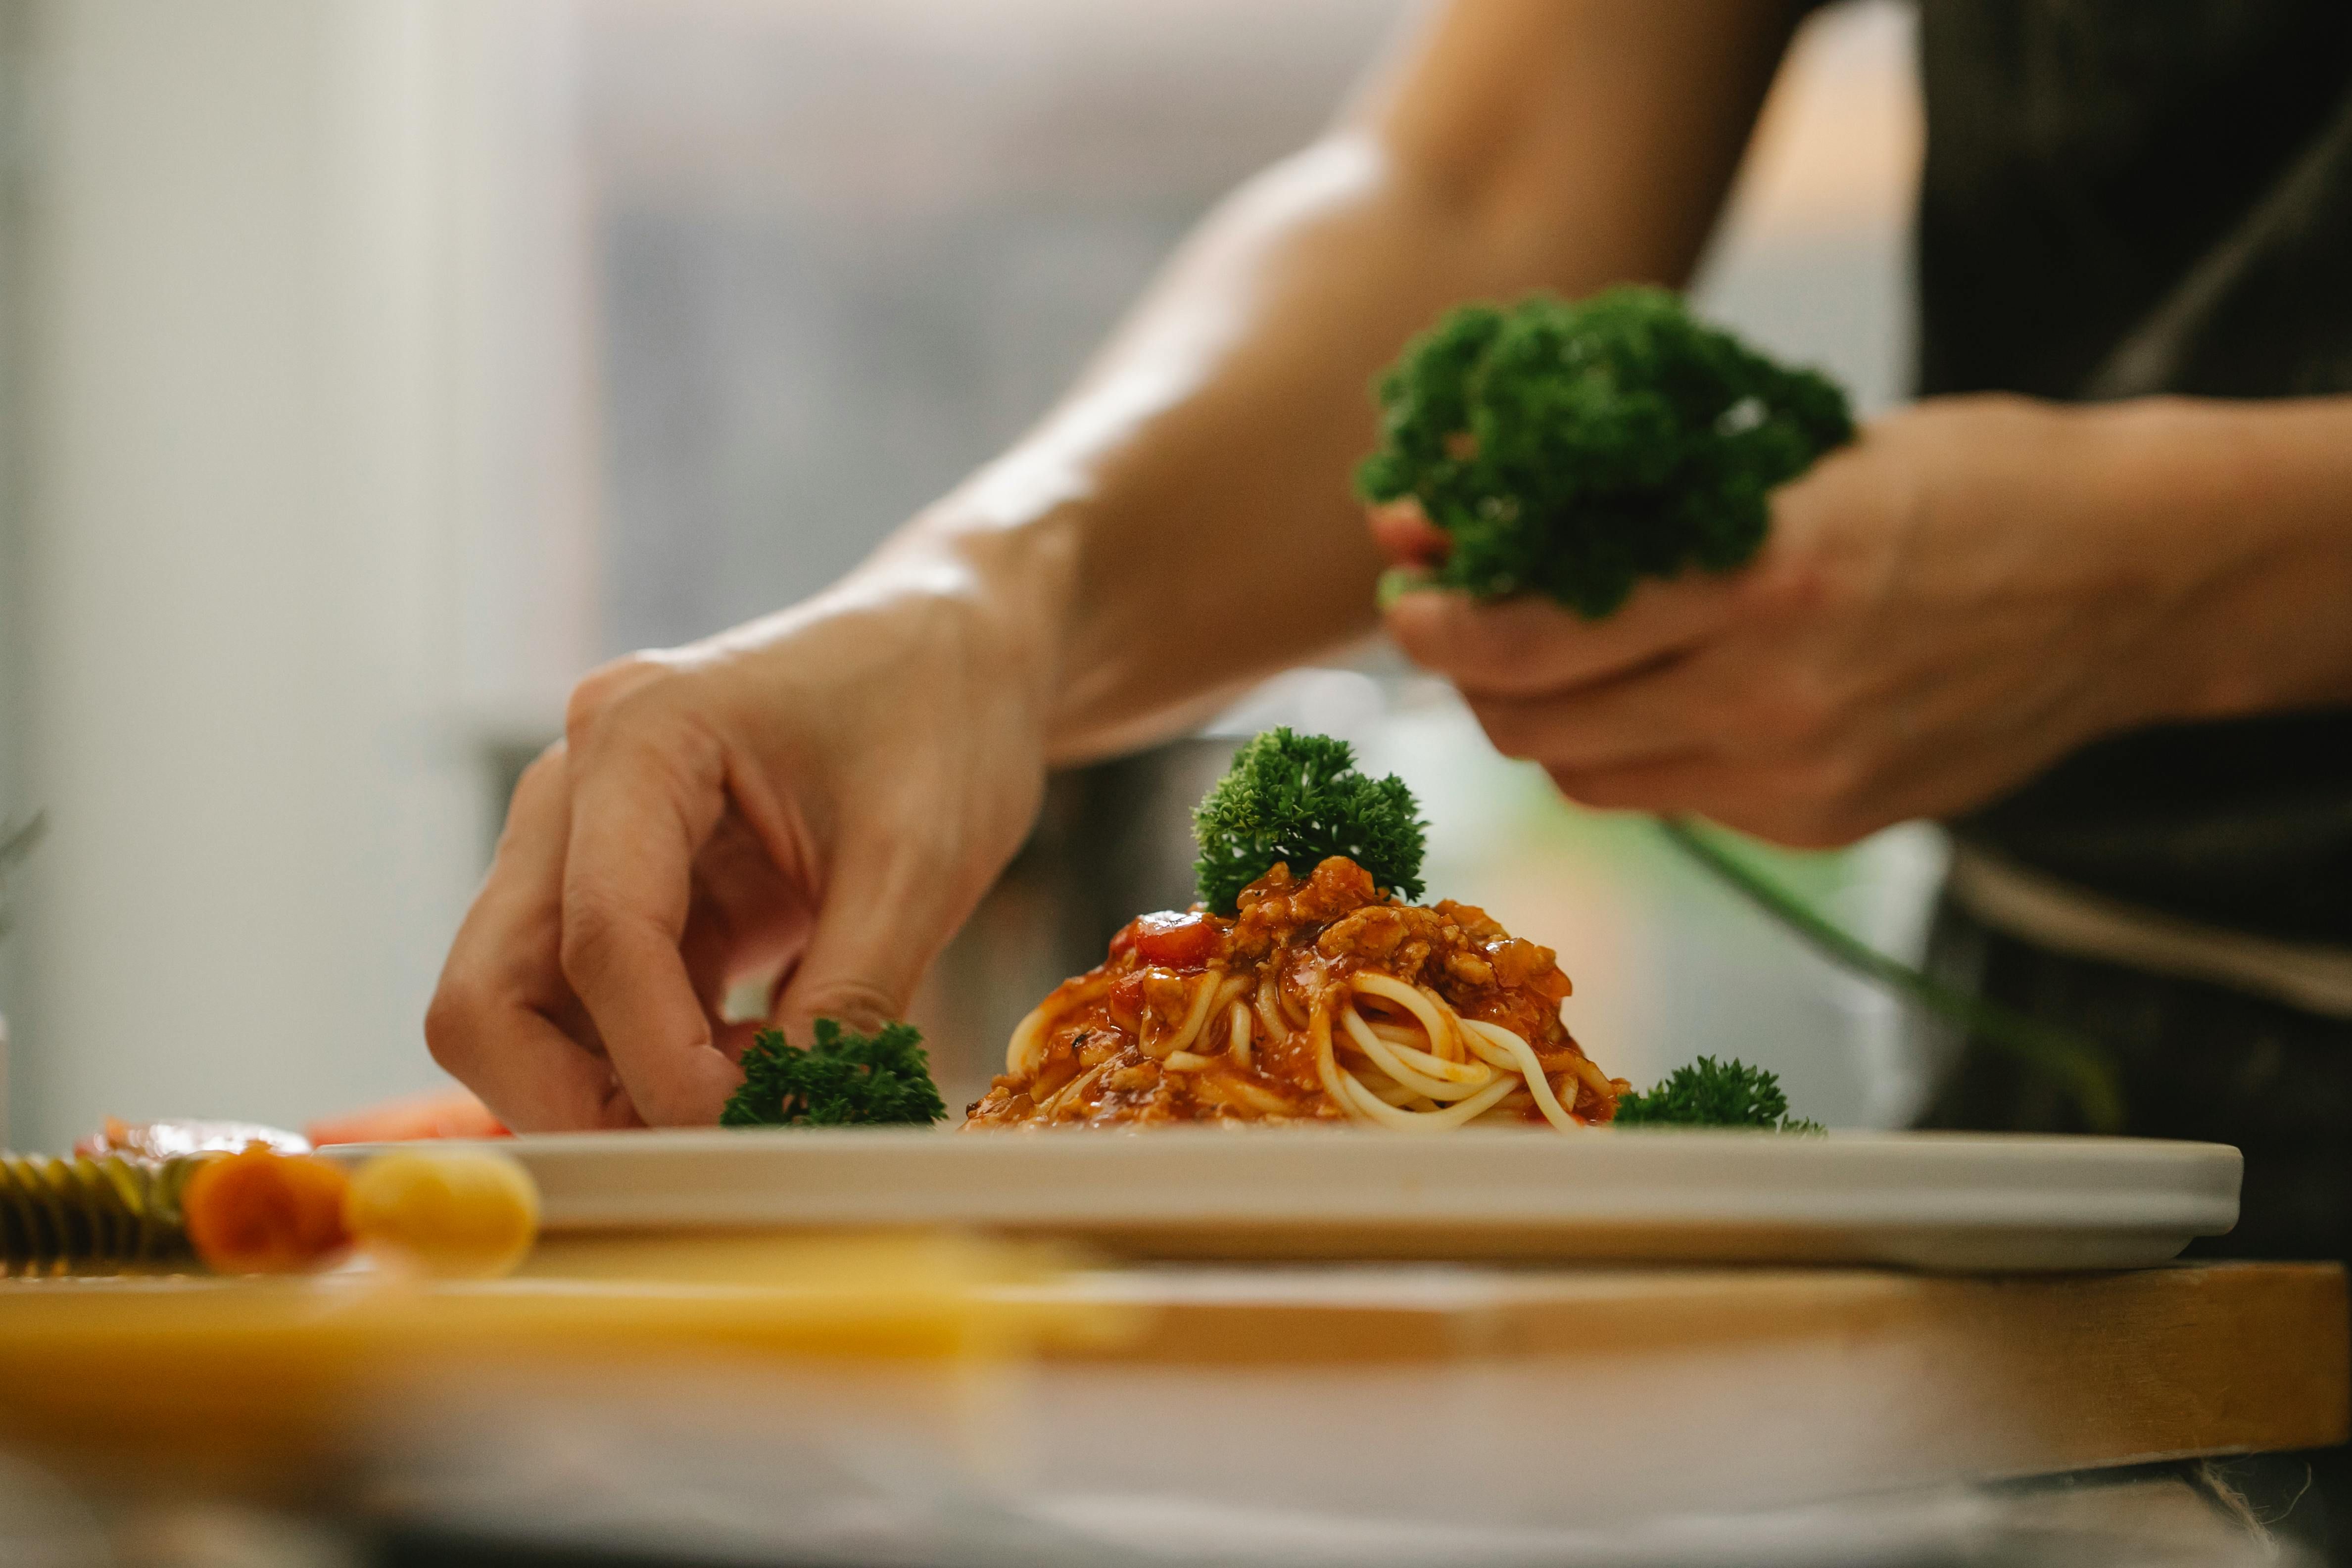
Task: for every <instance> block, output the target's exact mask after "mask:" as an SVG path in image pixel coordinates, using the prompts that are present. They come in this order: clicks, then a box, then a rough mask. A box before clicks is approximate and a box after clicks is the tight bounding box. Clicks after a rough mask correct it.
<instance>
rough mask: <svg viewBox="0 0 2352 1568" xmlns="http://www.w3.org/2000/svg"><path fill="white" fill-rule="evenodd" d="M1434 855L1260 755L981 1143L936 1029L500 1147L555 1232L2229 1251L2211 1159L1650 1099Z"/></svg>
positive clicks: (1390, 797) (2072, 1258)
mask: <svg viewBox="0 0 2352 1568" xmlns="http://www.w3.org/2000/svg"><path fill="white" fill-rule="evenodd" d="M1194 831H1195V836H1196V838H1197V839H1198V841H1199V843H1200V846H1201V852H1202V853H1201V860H1200V862H1199V866H1198V873H1199V894H1200V896H1199V897H1198V899H1197V900H1196V901H1195V902H1194V903H1193V904H1192V905H1191V906H1190V907H1189V908H1186V909H1181V910H1169V911H1164V912H1160V913H1156V914H1148V915H1139V916H1138V917H1136V918H1135V919H1134V920H1132V921H1130V922H1129V924H1128V925H1125V926H1124V927H1123V928H1121V929H1120V930H1119V931H1118V933H1117V935H1116V936H1113V937H1112V938H1111V940H1110V943H1109V946H1108V953H1107V954H1106V955H1105V956H1104V958H1103V961H1102V962H1101V963H1099V964H1097V965H1096V966H1094V967H1092V968H1090V969H1088V970H1087V971H1086V972H1085V973H1084V974H1080V975H1076V976H1074V977H1071V978H1069V979H1067V980H1065V981H1064V982H1062V983H1061V984H1060V985H1058V986H1056V987H1055V988H1054V989H1053V990H1052V991H1051V992H1050V993H1049V994H1048V995H1047V996H1045V998H1043V999H1042V1000H1040V1001H1039V1002H1038V1003H1037V1004H1036V1006H1035V1007H1034V1008H1033V1009H1031V1010H1030V1011H1029V1013H1028V1015H1027V1016H1026V1017H1025V1018H1024V1019H1022V1020H1021V1023H1020V1025H1019V1027H1017V1028H1016V1029H1015V1030H1013V1035H1012V1038H1011V1040H1009V1041H1008V1042H1007V1043H1006V1045H1005V1047H1004V1061H1003V1065H1004V1071H1003V1072H1001V1073H999V1074H997V1075H996V1076H995V1077H994V1078H993V1080H992V1082H991V1083H990V1086H989V1088H988V1090H987V1092H985V1093H983V1094H982V1096H981V1097H980V1098H979V1099H978V1100H976V1101H974V1102H973V1103H971V1105H970V1106H968V1107H967V1108H966V1110H965V1113H964V1115H963V1117H962V1118H961V1125H960V1127H959V1128H958V1130H957V1131H956V1133H954V1134H952V1135H946V1136H942V1135H940V1133H939V1131H938V1130H936V1129H934V1128H932V1127H931V1126H930V1125H929V1124H930V1123H932V1122H934V1121H939V1120H943V1119H945V1113H946V1107H945V1106H944V1105H942V1104H941V1103H940V1096H939V1093H938V1091H937V1088H936V1086H935V1085H934V1084H933V1083H932V1082H931V1079H930V1075H929V1063H928V1060H927V1059H926V1057H925V1054H924V1051H923V1049H922V1045H921V1037H920V1035H919V1034H918V1033H917V1032H916V1031H915V1030H913V1029H912V1028H911V1027H909V1026H908V1025H906V1024H904V1023H891V1024H887V1025H885V1026H883V1027H882V1028H881V1029H880V1030H878V1031H877V1033H875V1034H872V1035H866V1034H861V1033H859V1032H857V1031H856V1030H851V1029H848V1028H845V1026H843V1025H842V1024H841V1023H840V1022H839V1021H838V1020H835V1019H819V1020H817V1023H816V1026H815V1029H814V1035H813V1038H812V1040H810V1041H809V1042H808V1044H807V1045H806V1046H805V1047H799V1046H794V1045H793V1044H792V1043H791V1042H789V1041H787V1040H784V1039H783V1037H782V1035H781V1034H779V1033H775V1032H773V1031H770V1032H767V1033H763V1034H762V1035H761V1037H760V1040H759V1042H758V1043H757V1044H756V1045H755V1046H754V1047H753V1048H752V1049H751V1050H750V1051H746V1053H745V1055H744V1057H743V1059H742V1062H741V1065H742V1068H743V1071H744V1082H743V1086H742V1088H741V1089H740V1091H739V1092H737V1094H736V1096H735V1098H734V1100H733V1101H731V1102H730V1104H729V1106H728V1108H727V1113H726V1114H725V1116H724V1117H723V1121H724V1122H725V1123H726V1124H727V1125H724V1126H721V1127H719V1128H704V1129H692V1130H683V1131H661V1132H636V1133H583V1134H555V1135H545V1136H525V1137H521V1138H517V1139H513V1140H511V1141H509V1142H507V1143H505V1144H504V1145H502V1146H503V1148H504V1149H505V1150H506V1152H507V1153H509V1155H512V1156H514V1157H515V1158H518V1159H520V1160H521V1161H522V1162H523V1164H524V1165H525V1166H527V1167H529V1169H530V1173H531V1175H532V1176H533V1177H534V1178H535V1179H536V1182H537V1185H538V1186H539V1189H540V1192H541V1198H542V1202H543V1205H544V1217H543V1224H544V1226H545V1228H547V1229H550V1230H553V1231H566V1230H570V1231H582V1230H589V1231H593V1230H612V1229H622V1230H626V1229H668V1228H725V1227H741V1228H792V1229H810V1228H814V1229H838V1228H869V1227H932V1226H948V1227H970V1228H981V1229H987V1230H992V1231H997V1232H1002V1233H1007V1234H1014V1235H1023V1236H1039V1237H1050V1238H1056V1239H1076V1240H1080V1241H1083V1242H1086V1243H1087V1244H1090V1245H1093V1246H1096V1247H1099V1248H1102V1249H1107V1250H1111V1251H1115V1252H1118V1253H1122V1254H1126V1255H1129V1256H1146V1257H1259V1258H1265V1257H1275V1258H1391V1259H1393V1258H1418V1259H1429V1260H1453V1259H1496V1258H1511V1259H1543V1260H1643V1261H1669V1260H1673V1261H1746V1262H1790V1261H1808V1262H1845V1263H1877V1264H1898V1265H1906V1266H1913V1267H1919V1268H1929V1269H1956V1270H1979V1269H1981V1270H2047V1269H2101V1268H2130V1267H2139V1266H2144V1265H2147V1264H2151V1263H2157V1262H2161V1261H2163V1260H2167V1259H2169V1258H2171V1257H2174V1256H2175V1255H2177V1254H2178V1253H2179V1251H2180V1250H2181V1249H2182V1248H2183V1247H2185V1246H2186V1245H2187V1244H2188V1243H2189V1241H2190V1240H2191V1239H2194V1238H2196V1237H2200V1236H2210V1235H2217V1234H2220V1233H2221V1232H2223V1231H2226V1230H2228V1229H2229V1228H2231V1226H2232V1225H2233V1224H2235V1222H2236V1218H2237V1205H2238V1182H2239V1175H2240V1169H2241V1160H2240V1157H2239V1155H2238V1151H2236V1150H2235V1149H2231V1148H2227V1147H2223V1146H2221V1145H2210V1144H2183V1143H2169V1142H2164V1141H2160V1140H2149V1139H2127V1138H2072V1137H2028V1136H1999V1135H1976V1134H1825V1133H1823V1132H1822V1129H1821V1128H1820V1127H1818V1126H1816V1125H1814V1124H1811V1123H1807V1122H1801V1121H1798V1120H1796V1119H1794V1118H1791V1117H1790V1115H1789V1114H1788V1110H1789V1107H1788V1104H1787V1102H1786V1099H1785V1097H1784V1096H1782V1094H1781V1093H1780V1089H1779V1086H1778V1084H1777V1082H1774V1081H1773V1080H1772V1079H1771V1076H1770V1074H1769V1073H1764V1072H1760V1071H1758V1070H1755V1069H1752V1068H1748V1067H1745V1066H1743V1065H1742V1064H1740V1063H1738V1062H1737V1061H1730V1062H1717V1061H1714V1060H1713V1059H1712V1058H1706V1057H1702V1058H1700V1059H1699V1060H1698V1061H1696V1062H1695V1063H1693V1064H1692V1065H1691V1066H1690V1067H1687V1068H1685V1069H1682V1070H1680V1071H1677V1072H1676V1073H1675V1076H1674V1077H1673V1078H1671V1079H1670V1080H1668V1081H1667V1082H1665V1083H1663V1084H1659V1085H1655V1086H1653V1087H1652V1088H1650V1089H1649V1090H1646V1091H1636V1090H1635V1089H1634V1088H1633V1085H1632V1084H1631V1083H1629V1082H1627V1081H1625V1080H1624V1079H1622V1078H1616V1077H1612V1076H1611V1075H1610V1073H1609V1072H1608V1071H1606V1070H1605V1069H1604V1068H1602V1067H1601V1065H1599V1064H1598V1063H1597V1062H1596V1061H1594V1059H1593V1058H1592V1057H1591V1055H1589V1054H1587V1052H1586V1051H1585V1049H1584V1047H1583V1046H1582V1045H1581V1044H1580V1042H1579V1041H1578V1040H1576V1039H1575V1038H1574V1037H1573V1036H1572V1035H1571V1034H1570V1032H1569V1030H1568V1028H1567V1026H1566V1025H1565V1024H1564V1023H1563V1021H1562V1019H1561V1017H1560V1004H1561V1003H1562V1001H1563V1000H1565V999H1566V998H1567V997H1568V996H1569V995H1570V979H1569V977H1568V975H1567V974H1566V973H1565V972H1563V970H1562V969H1561V967H1560V964H1559V956H1558V954H1556V953H1555V952H1554V951H1553V950H1552V949H1550V948H1549V947H1546V946H1541V945H1540V944H1538V943H1537V942H1535V941H1532V940H1529V939H1528V938H1527V937H1526V936H1520V935H1517V934H1514V933H1512V932H1510V931H1507V930H1506V929H1505V928H1504V927H1503V926H1502V925H1501V924H1500V923H1498V922H1497V921H1496V920H1495V919H1494V918H1493V917H1491V916H1490V915H1487V913H1486V911H1484V910H1483V909H1480V908H1478V907H1476V906H1475V905H1473V904H1465V903H1460V902H1457V901H1454V900H1452V899H1438V900H1435V901H1433V902H1427V903H1424V902H1423V899H1422V894H1423V886H1422V883H1421V878H1420V862H1421V850H1422V831H1423V823H1422V822H1421V821H1420V819H1419V817H1418V815H1417V808H1416V807H1415V805H1414V802H1413V800H1412V796H1411V795H1410V794H1409V793H1408V792H1407V791H1406V790H1405V788H1404V786H1403V784H1402V782H1401V781H1399V780H1398V779H1395V778H1393V777H1391V778H1387V779H1370V778H1367V777H1365V776H1364V775H1363V774H1361V773H1360V772H1358V771H1357V770H1356V768H1355V766H1354V759H1353V755H1352V753H1351V752H1350V750H1349V747H1347V746H1346V745H1345V744H1344V743H1342V742H1339V741H1336V740H1331V739H1329V738H1328V737H1319V736H1297V735H1293V734H1291V733H1290V732H1288V731H1286V730H1276V731H1272V732H1269V733H1268V734H1266V735H1264V736H1260V737H1257V738H1256V739H1255V740H1254V741H1252V742H1250V743H1249V744H1248V745H1246V746H1244V747H1242V748H1241V751H1240V753H1239V754H1238V755H1237V757H1236V758H1235V761H1234V769H1233V771H1232V772H1230V773H1229V774H1227V775H1226V777H1225V778H1224V779H1223V780H1222V781H1220V783H1219V784H1218V785H1217V786H1216V788H1215V789H1212V790H1211V792H1210V794H1209V796H1208V798H1207V799H1206V800H1203V801H1202V805H1201V808H1200V810H1199V812H1198V813H1197V814H1196V816H1195V820H1194ZM891 1124H897V1125H891ZM1662 1124H1664V1125H1662ZM1675 1124H1683V1125H1675ZM365 1152H366V1149H365V1147H364V1146H361V1147H358V1148H354V1149H352V1150H350V1151H347V1152H345V1151H338V1153H339V1154H343V1155H345V1157H356V1156H360V1155H364V1154H365Z"/></svg>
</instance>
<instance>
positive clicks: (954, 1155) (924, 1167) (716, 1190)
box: [328, 1127, 2242, 1270]
mask: <svg viewBox="0 0 2352 1568" xmlns="http://www.w3.org/2000/svg"><path fill="white" fill-rule="evenodd" d="M481 1146H484V1147H488V1148H495V1149H498V1150H499V1151H501V1152H503V1153H506V1154H509V1155H513V1156H514V1157H516V1158H518V1159H520V1161H522V1163H523V1164H524V1165H525V1166H528V1167H529V1168H530V1172H531V1175H532V1176H534V1177H535V1178H536V1179H537V1181H538V1183H539V1186H540V1192H541V1197H542V1199H543V1201H544V1203H545V1210H546V1212H545V1223H546V1226H547V1228H549V1229H551V1230H554V1231H593V1230H647V1229H656V1230H673V1229H712V1228H761V1229H777V1228H781V1229H841V1228H874V1227H900V1226H954V1227H969V1228H979V1229H984V1230H990V1231H995V1232H1000V1233H1005V1234H1013V1235H1022V1236H1043V1237H1054V1238H1066V1239H1074V1240H1078V1241H1082V1242H1086V1243H1088V1244H1091V1245H1094V1246H1097V1247H1100V1248H1103V1249H1108V1250H1110V1251H1113V1252H1117V1253H1120V1254H1124V1255H1127V1256H1131V1257H1136V1256H1139V1257H1160V1258H1173V1257H1188V1258H1390V1259H1397V1258H1412V1259H1483V1260H1495V1259H1517V1260H1549V1261H1602V1260H1608V1261H1636V1262H1651V1261H1656V1262H1667V1261H1672V1262H1698V1261H1706V1262H1727V1261H1739V1262H1824V1263H1864V1264H1873V1263H1874V1264H1895V1265H1900V1266H1905V1267H1911V1268H1920V1269H1935V1270H2055V1269H2127V1268H2138V1267H2143V1266H2146V1265H2148V1264H2153V1263H2160V1262H2163V1261H2165V1260H2168V1259H2169V1258H2172V1257H2174V1256H2175V1255H2177V1254H2178V1253H2179V1251H2180V1249H2182V1248H2183V1247H2185V1246H2187V1245H2188V1243H2189V1240H2190V1239H2192V1238H2195V1237H2199V1236H2215V1235H2219V1234H2221V1232H2223V1231H2226V1230H2228V1229H2229V1228H2231V1226H2233V1225H2235V1224H2236V1223H2237V1218H2238V1178H2239V1173H2240V1169H2241V1166H2242V1160H2241V1158H2240V1156H2239V1154H2238V1151H2237V1150H2235V1149H2233V1148H2229V1147H2226V1146H2224V1145H2219V1144H2189V1143H2170V1142H2163V1141H2158V1140H2154V1139H2143V1138H2067V1137H2032V1136H2022V1135H2011V1134H1967V1133H1877V1134H1873V1133H1855V1134H1830V1135H1829V1136H1826V1137H1801V1136H1794V1135H1790V1134H1769V1133H1727V1132H1675V1131H1664V1130H1647V1129H1645V1130H1640V1131H1635V1130H1631V1129H1628V1130H1624V1131H1608V1132H1594V1133H1590V1134H1579V1135H1575V1136H1564V1135H1559V1134H1551V1133H1548V1132H1539V1131H1533V1130H1531V1131H1528V1132H1525V1133H1521V1132H1517V1131H1510V1130H1478V1131H1470V1132H1461V1133H1454V1134H1444V1135H1436V1136H1428V1137H1421V1136H1414V1135H1411V1134H1406V1135H1397V1134H1383V1133H1374V1132H1364V1131H1360V1130H1352V1129H1336V1128H1335V1129H1273V1128H1259V1129H1243V1130H1234V1131H1221V1130H1218V1129H1215V1128H1205V1127H1202V1128H1195V1127H1177V1128H1157V1129H1151V1130H1148V1131H1136V1132H1097V1131H1076V1132H1055V1133H1006V1132H994V1133H985V1134H941V1133H939V1132H936V1131H927V1130H922V1129H915V1128H908V1129H904V1130H900V1129H886V1128H811V1129H790V1128H780V1129H773V1130H759V1131H737V1130H730V1129H722V1128H697V1129H691V1130H680V1131H657V1132H639V1133H569V1134H549V1135H538V1136H526V1137H520V1138H514V1139H502V1140H499V1141H497V1142H496V1143H493V1144H488V1145H481ZM328 1152H329V1153H331V1154H333V1155H339V1156H342V1157H346V1158H352V1157H357V1156H361V1155H365V1154H367V1153H369V1152H372V1151H371V1150H370V1148H369V1147H368V1146H366V1145H352V1146H348V1147H345V1148H338V1149H333V1150H331V1151H328Z"/></svg>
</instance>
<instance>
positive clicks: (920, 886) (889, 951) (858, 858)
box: [774, 846, 970, 1041]
mask: <svg viewBox="0 0 2352 1568" xmlns="http://www.w3.org/2000/svg"><path fill="white" fill-rule="evenodd" d="M939 889H940V876H939V874H938V873H937V872H936V871H933V870H929V869H927V868H926V867H925V866H924V864H923V863H922V860H921V857H919V856H917V855H910V854H908V853H905V852H903V851H901V850H899V849H898V848H897V847H896V846H889V847H885V846H872V847H866V848H862V849H859V850H853V851H848V852H845V853H844V854H842V855H841V856H839V857H837V858H836V860H835V864H834V867H833V872H832V875H831V876H830V877H829V879H828V881H827V885H826V891H825V898H824V907H823V908H822V909H820V910H819V911H818V914H817V919H816V926H815V929H814V931H813V932H812V933H811V934H810V936H809V945H808V948H807V951H806V952H804V953H803V955H802V956H801V961H800V964H799V965H798V967H796V968H794V970H793V973H792V975H791V976H790V977H788V978H787V979H786V980H785V982H784V985H783V988H782V991H781V992H780V993H779V994H778V996H777V998H776V1006H775V1018H774V1021H775V1025H776V1027H777V1028H779V1029H781V1030H783V1031H784V1034H785V1036H786V1037H787V1038H788V1039H791V1040H801V1041H806V1040H808V1038H809V1031H810V1029H811V1026H812V1025H814V1023H815V1021H816V1020H817V1019H820V1018H830V1019H840V1020H841V1021H842V1022H843V1023H845V1024H847V1025H849V1026H850V1027H851V1028H853V1029H856V1030H866V1031H869V1032H870V1031H871V1030H874V1029H876V1028H877V1027H878V1026H879V1025H881V1024H883V1023H885V1022H887V1021H888V1020H890V1019H898V1018H903V1017H905V1016H906V1011H907V1005H908V1002H909V1001H911V1000H912V999H913V998H914V994H915V988H916V987H917V986H918V985H919V984H920V983H921V981H922V977H923V970H924V968H925V967H926V966H928V965H929V962H930V959H931V956H932V955H933V954H934V953H936V952H937V951H938V950H939V948H940V946H943V945H944V944H945V942H946V940H947V937H948V936H949V934H950V932H951V931H952V930H953V929H954V928H955V926H956V925H957V924H958V923H960V922H961V920H962V918H963V916H964V915H967V914H968V913H970V911H969V910H968V909H964V908H949V907H947V906H946V904H944V903H943V901H942V900H941V899H940V894H939Z"/></svg>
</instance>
